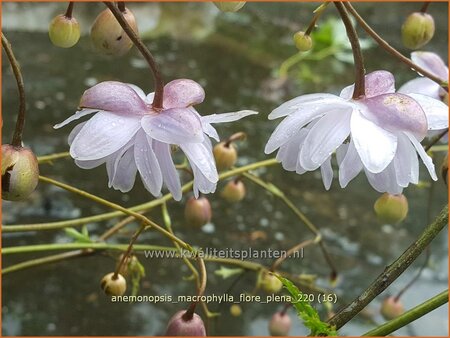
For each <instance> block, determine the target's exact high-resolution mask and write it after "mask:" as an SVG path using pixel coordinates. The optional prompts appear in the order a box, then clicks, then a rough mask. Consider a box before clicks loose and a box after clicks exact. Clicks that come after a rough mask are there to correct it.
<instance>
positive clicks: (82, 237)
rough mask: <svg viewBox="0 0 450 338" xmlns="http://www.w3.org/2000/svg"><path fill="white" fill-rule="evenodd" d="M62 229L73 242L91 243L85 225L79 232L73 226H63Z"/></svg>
mask: <svg viewBox="0 0 450 338" xmlns="http://www.w3.org/2000/svg"><path fill="white" fill-rule="evenodd" d="M64 231H65V233H66V235H67V236H69V237H71V238H73V240H74V242H75V243H92V240H91V238H90V237H89V232H88V229H87V227H86V225H84V226H83V228H82V229H81V232H79V231H78V230H76V229H74V228H65V229H64Z"/></svg>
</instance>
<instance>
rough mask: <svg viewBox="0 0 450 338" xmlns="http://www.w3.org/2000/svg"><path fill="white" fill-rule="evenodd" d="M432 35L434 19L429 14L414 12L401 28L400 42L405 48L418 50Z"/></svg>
mask: <svg viewBox="0 0 450 338" xmlns="http://www.w3.org/2000/svg"><path fill="white" fill-rule="evenodd" d="M433 35H434V19H433V17H432V16H431V15H430V14H427V13H422V12H415V13H412V14H410V15H409V16H408V17H407V18H406V21H405V23H404V24H403V26H402V41H403V45H405V47H407V48H410V49H419V48H421V47H423V46H425V45H426V44H427V43H428V42H429V41H430V40H431V38H432V37H433Z"/></svg>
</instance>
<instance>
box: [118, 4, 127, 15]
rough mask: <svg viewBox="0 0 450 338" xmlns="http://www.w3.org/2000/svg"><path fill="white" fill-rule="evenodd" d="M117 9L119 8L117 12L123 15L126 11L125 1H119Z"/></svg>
mask: <svg viewBox="0 0 450 338" xmlns="http://www.w3.org/2000/svg"><path fill="white" fill-rule="evenodd" d="M117 7H118V8H119V11H121V12H122V13H124V12H125V11H126V8H125V1H119V2H118V3H117Z"/></svg>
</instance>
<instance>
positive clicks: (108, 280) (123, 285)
mask: <svg viewBox="0 0 450 338" xmlns="http://www.w3.org/2000/svg"><path fill="white" fill-rule="evenodd" d="M113 277H114V272H111V273H108V274H107V275H106V276H105V277H103V278H102V281H101V283H100V287H101V288H102V290H103V291H104V292H105V293H106V294H107V295H108V296H122V295H123V294H124V293H125V291H126V290H127V281H126V280H125V278H124V277H123V276H122V275H121V274H118V275H117V278H116V279H114V278H113Z"/></svg>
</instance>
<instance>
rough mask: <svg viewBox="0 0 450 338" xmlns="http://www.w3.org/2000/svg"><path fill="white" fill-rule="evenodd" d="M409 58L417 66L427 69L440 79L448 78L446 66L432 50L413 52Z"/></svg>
mask: <svg viewBox="0 0 450 338" xmlns="http://www.w3.org/2000/svg"><path fill="white" fill-rule="evenodd" d="M411 60H412V61H413V62H414V63H415V64H416V65H418V66H419V67H421V68H423V69H425V70H427V71H429V72H430V73H432V74H434V75H435V76H437V77H440V78H441V79H442V80H447V78H448V67H447V66H446V65H445V63H444V61H443V60H442V59H441V57H440V56H439V55H437V54H435V53H432V52H422V51H418V52H413V53H411Z"/></svg>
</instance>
